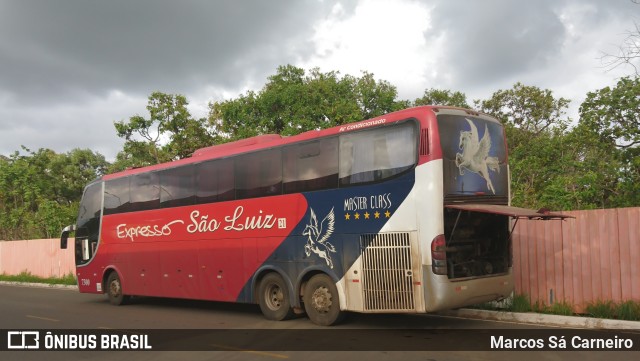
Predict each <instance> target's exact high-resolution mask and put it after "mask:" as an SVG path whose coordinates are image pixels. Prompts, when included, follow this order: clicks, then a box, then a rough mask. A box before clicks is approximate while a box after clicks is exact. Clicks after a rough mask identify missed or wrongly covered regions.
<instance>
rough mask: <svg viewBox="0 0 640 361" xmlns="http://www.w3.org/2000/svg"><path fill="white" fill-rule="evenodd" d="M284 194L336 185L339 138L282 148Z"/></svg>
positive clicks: (335, 186) (334, 186)
mask: <svg viewBox="0 0 640 361" xmlns="http://www.w3.org/2000/svg"><path fill="white" fill-rule="evenodd" d="M283 162H284V185H283V187H284V193H296V192H307V191H314V190H320V189H328V188H337V187H338V138H337V137H335V138H328V139H322V140H318V141H313V142H308V143H303V144H297V145H293V146H290V147H287V148H285V149H284V152H283Z"/></svg>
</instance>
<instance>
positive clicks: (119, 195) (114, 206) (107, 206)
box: [104, 177, 131, 215]
mask: <svg viewBox="0 0 640 361" xmlns="http://www.w3.org/2000/svg"><path fill="white" fill-rule="evenodd" d="M129 178H130V177H123V178H116V179H112V180H109V181H107V182H106V183H105V185H104V214H105V215H109V214H116V213H122V212H128V211H129V210H130V208H129V206H130V204H131V203H130V201H129Z"/></svg>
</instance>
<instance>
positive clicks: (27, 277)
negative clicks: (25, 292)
mask: <svg viewBox="0 0 640 361" xmlns="http://www.w3.org/2000/svg"><path fill="white" fill-rule="evenodd" d="M0 281H8V282H24V283H46V284H50V285H55V284H58V285H73V286H75V285H76V284H77V281H76V277H75V276H74V275H73V274H71V273H69V274H67V275H66V276H63V277H47V278H44V277H40V276H35V275H32V274H31V273H30V272H26V271H23V272H22V273H20V274H18V275H7V274H4V273H3V274H1V275H0Z"/></svg>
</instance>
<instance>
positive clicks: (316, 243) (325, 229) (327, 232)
mask: <svg viewBox="0 0 640 361" xmlns="http://www.w3.org/2000/svg"><path fill="white" fill-rule="evenodd" d="M335 223H336V218H335V215H334V214H333V208H331V211H330V212H329V214H327V216H326V217H324V219H323V220H322V222H320V223H318V218H317V217H316V213H315V212H314V211H313V208H311V218H310V219H309V224H307V225H306V227H305V228H304V231H303V232H302V235H303V236H307V237H308V238H307V243H306V244H305V245H304V253H305V254H306V255H307V257H309V256H311V252H313V253H315V254H317V255H318V256H319V257H320V258H324V260H325V261H326V262H327V266H329V267H330V268H333V261H332V260H331V253H335V252H336V248H335V247H334V246H333V245H332V244H331V243H329V242H327V240H328V239H329V237H331V235H332V234H333V231H334V227H335Z"/></svg>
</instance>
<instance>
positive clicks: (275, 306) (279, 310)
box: [258, 273, 293, 321]
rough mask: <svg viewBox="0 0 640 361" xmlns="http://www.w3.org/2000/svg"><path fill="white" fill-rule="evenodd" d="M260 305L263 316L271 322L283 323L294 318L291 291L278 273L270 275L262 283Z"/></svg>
mask: <svg viewBox="0 0 640 361" xmlns="http://www.w3.org/2000/svg"><path fill="white" fill-rule="evenodd" d="M258 303H259V304H260V310H261V311H262V314H263V315H264V316H265V317H266V318H267V319H269V320H274V321H282V320H286V319H289V318H291V317H293V309H292V308H291V299H290V298H289V289H288V288H287V284H286V283H285V281H284V279H282V277H281V276H280V275H279V274H277V273H269V274H267V275H266V276H264V278H263V279H262V280H261V281H260V286H259V287H258Z"/></svg>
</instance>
